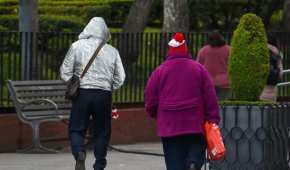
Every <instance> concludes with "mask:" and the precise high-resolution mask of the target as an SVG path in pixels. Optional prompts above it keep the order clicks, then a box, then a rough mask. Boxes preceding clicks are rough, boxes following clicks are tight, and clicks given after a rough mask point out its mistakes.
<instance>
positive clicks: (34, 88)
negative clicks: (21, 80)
mask: <svg viewBox="0 0 290 170" xmlns="http://www.w3.org/2000/svg"><path fill="white" fill-rule="evenodd" d="M42 90H45V91H53V90H63V91H65V90H66V86H65V85H59V86H35V85H34V86H18V87H15V91H16V92H17V93H21V92H25V91H42Z"/></svg>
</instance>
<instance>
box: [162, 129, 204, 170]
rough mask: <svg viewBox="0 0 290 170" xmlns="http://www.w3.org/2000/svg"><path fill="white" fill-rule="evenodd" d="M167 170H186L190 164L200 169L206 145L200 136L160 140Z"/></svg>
mask: <svg viewBox="0 0 290 170" xmlns="http://www.w3.org/2000/svg"><path fill="white" fill-rule="evenodd" d="M162 143H163V151H164V155H165V163H166V169H167V170H187V169H188V168H189V165H190V164H191V163H194V164H195V165H197V168H198V169H201V167H202V165H203V164H204V161H205V149H206V144H205V140H204V137H203V135H202V134H189V135H181V136H176V137H168V138H162Z"/></svg>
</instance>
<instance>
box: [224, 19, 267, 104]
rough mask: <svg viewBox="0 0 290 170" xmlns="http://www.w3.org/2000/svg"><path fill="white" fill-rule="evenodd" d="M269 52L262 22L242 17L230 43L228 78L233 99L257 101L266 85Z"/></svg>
mask: <svg viewBox="0 0 290 170" xmlns="http://www.w3.org/2000/svg"><path fill="white" fill-rule="evenodd" d="M268 72H269V51H268V48H267V39H266V32H265V28H264V24H263V22H262V19H261V18H260V17H258V16H257V15H255V14H251V13H249V14H245V15H244V16H242V18H241V20H240V23H239V25H238V27H237V29H236V30H235V32H234V35H233V38H232V42H231V54H230V62H229V75H230V82H231V88H232V91H233V94H234V98H235V99H237V100H246V101H256V100H258V98H259V95H260V94H261V92H262V90H263V88H264V85H265V84H266V80H267V76H268Z"/></svg>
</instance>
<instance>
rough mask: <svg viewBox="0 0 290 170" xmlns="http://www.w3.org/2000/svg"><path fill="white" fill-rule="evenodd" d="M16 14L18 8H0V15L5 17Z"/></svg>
mask: <svg viewBox="0 0 290 170" xmlns="http://www.w3.org/2000/svg"><path fill="white" fill-rule="evenodd" d="M17 13H18V6H8V7H4V6H0V15H3V14H4V15H7V14H17Z"/></svg>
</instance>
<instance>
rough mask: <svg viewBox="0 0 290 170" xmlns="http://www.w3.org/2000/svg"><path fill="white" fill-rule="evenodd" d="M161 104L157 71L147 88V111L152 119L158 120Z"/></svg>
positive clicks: (152, 75) (149, 80)
mask: <svg viewBox="0 0 290 170" xmlns="http://www.w3.org/2000/svg"><path fill="white" fill-rule="evenodd" d="M158 104H159V91H158V73H157V71H156V70H155V71H154V72H153V73H152V74H151V76H150V78H149V79H148V81H147V84H146V88H145V110H146V112H147V113H148V115H149V116H150V117H152V118H156V116H157V110H158Z"/></svg>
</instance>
